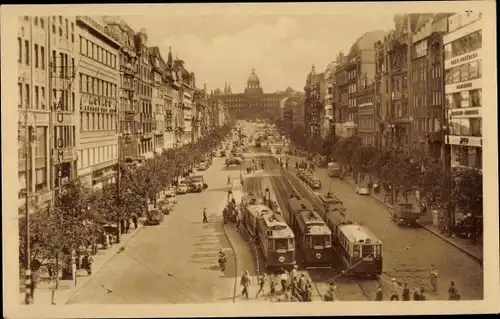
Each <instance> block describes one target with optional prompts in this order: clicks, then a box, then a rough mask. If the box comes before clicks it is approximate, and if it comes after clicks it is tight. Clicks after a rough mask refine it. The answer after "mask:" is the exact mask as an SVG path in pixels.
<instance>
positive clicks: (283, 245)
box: [274, 238, 288, 250]
mask: <svg viewBox="0 0 500 319" xmlns="http://www.w3.org/2000/svg"><path fill="white" fill-rule="evenodd" d="M274 244H275V245H276V250H278V249H288V240H287V239H286V238H277V239H275V240H274Z"/></svg>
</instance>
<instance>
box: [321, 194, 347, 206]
mask: <svg viewBox="0 0 500 319" xmlns="http://www.w3.org/2000/svg"><path fill="white" fill-rule="evenodd" d="M319 198H320V199H321V201H322V202H323V203H328V204H343V202H342V201H341V200H340V199H339V198H338V197H337V196H335V195H333V194H332V193H326V194H320V195H319Z"/></svg>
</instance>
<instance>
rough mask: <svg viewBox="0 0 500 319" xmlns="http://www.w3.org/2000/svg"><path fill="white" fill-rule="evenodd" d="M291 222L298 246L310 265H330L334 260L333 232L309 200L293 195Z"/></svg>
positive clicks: (290, 202) (290, 201)
mask: <svg viewBox="0 0 500 319" xmlns="http://www.w3.org/2000/svg"><path fill="white" fill-rule="evenodd" d="M288 206H289V207H288V208H289V209H288V211H289V212H290V213H291V214H290V224H291V227H292V230H293V232H294V234H295V236H296V238H297V239H296V240H297V248H298V249H300V251H301V253H302V258H303V260H304V262H305V263H306V264H308V265H320V264H322V265H329V264H331V263H332V261H333V251H332V241H331V240H332V239H331V236H332V233H331V231H330V229H329V228H328V227H327V226H326V223H325V222H324V220H323V219H322V218H321V216H320V215H319V213H318V212H317V211H316V210H313V209H312V207H311V205H310V204H309V202H308V201H306V200H303V199H300V198H299V197H297V196H291V197H290V200H289V202H288Z"/></svg>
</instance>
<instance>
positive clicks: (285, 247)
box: [243, 204, 295, 269]
mask: <svg viewBox="0 0 500 319" xmlns="http://www.w3.org/2000/svg"><path fill="white" fill-rule="evenodd" d="M243 226H244V227H245V229H246V230H247V231H248V233H249V234H250V235H251V236H252V238H253V239H254V240H255V243H256V244H257V246H258V247H259V249H260V250H261V252H262V255H263V256H264V263H265V267H266V268H285V269H291V267H293V265H295V236H294V234H293V232H292V230H291V229H290V227H288V225H287V223H286V222H285V220H284V219H283V216H281V214H278V213H274V212H273V211H272V210H271V209H269V207H267V206H265V205H262V204H255V205H254V204H247V205H246V206H245V208H244V210H243Z"/></svg>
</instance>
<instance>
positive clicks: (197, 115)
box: [193, 85, 208, 140]
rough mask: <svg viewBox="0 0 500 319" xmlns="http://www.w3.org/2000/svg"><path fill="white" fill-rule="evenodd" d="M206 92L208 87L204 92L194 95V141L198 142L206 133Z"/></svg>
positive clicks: (200, 91) (198, 91) (196, 92)
mask: <svg viewBox="0 0 500 319" xmlns="http://www.w3.org/2000/svg"><path fill="white" fill-rule="evenodd" d="M205 90H206V85H204V88H203V90H196V91H195V94H194V98H195V105H194V110H195V112H194V115H193V140H198V139H199V138H200V137H201V136H202V134H203V133H205V132H206V127H205V112H206V109H207V105H208V101H207V100H208V97H207V95H206V94H205V92H206V91H205Z"/></svg>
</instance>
